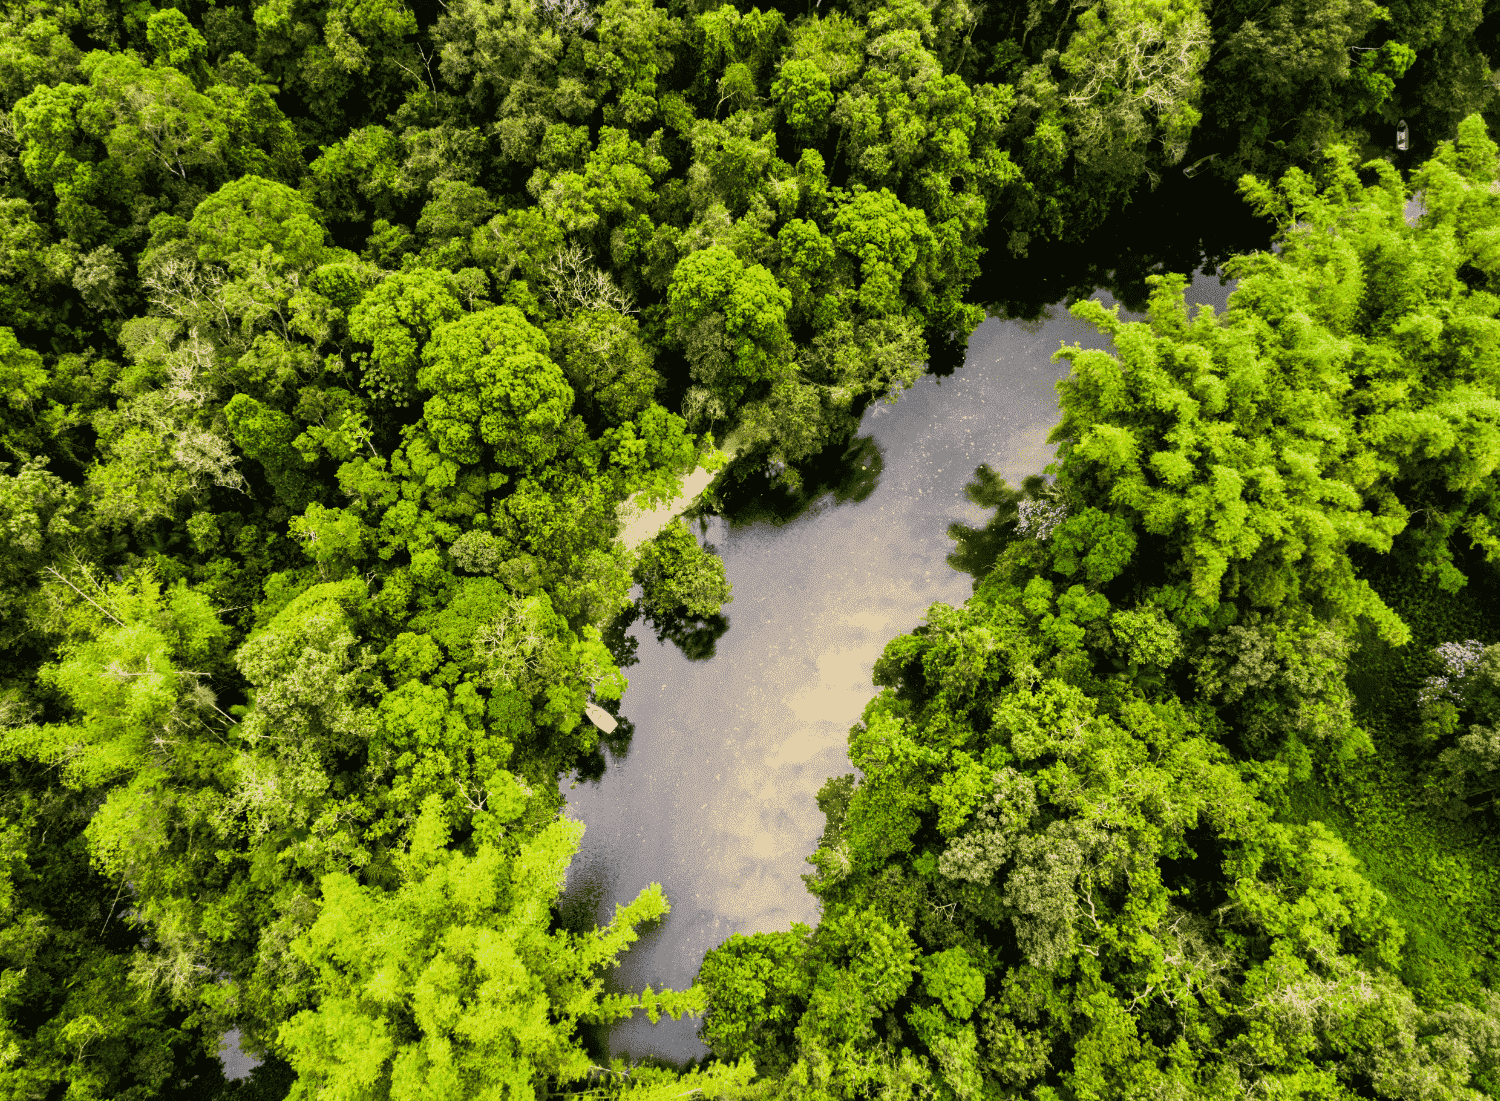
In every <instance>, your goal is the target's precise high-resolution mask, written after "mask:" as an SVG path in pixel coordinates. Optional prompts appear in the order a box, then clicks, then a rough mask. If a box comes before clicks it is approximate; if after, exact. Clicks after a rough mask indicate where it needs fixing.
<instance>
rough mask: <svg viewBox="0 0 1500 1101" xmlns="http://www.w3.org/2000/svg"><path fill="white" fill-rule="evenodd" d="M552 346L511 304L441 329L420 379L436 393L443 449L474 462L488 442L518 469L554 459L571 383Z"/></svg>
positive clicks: (430, 407)
mask: <svg viewBox="0 0 1500 1101" xmlns="http://www.w3.org/2000/svg"><path fill="white" fill-rule="evenodd" d="M547 352H548V345H547V338H546V337H545V336H544V335H543V334H542V332H541V331H540V330H539V329H537V328H536V327H535V326H533V325H531V324H530V323H529V322H527V320H526V318H525V317H523V316H522V314H521V312H520V311H519V310H517V309H516V308H515V307H514V306H498V307H495V308H492V309H488V310H481V311H480V312H479V313H475V314H469V315H467V316H465V317H463V318H460V319H459V320H456V321H452V322H449V323H448V324H446V325H443V326H441V327H439V328H438V329H437V330H436V331H435V332H434V333H433V337H432V342H431V343H430V344H428V346H427V347H426V348H425V349H424V350H423V352H422V363H423V366H422V368H421V370H420V372H419V373H418V376H417V382H418V384H419V385H420V386H421V387H422V388H423V389H424V390H428V391H430V392H431V393H432V395H433V396H432V397H431V398H429V399H428V400H427V404H426V406H425V422H426V425H427V427H428V429H429V430H430V431H431V432H432V434H433V436H434V437H435V438H436V440H437V443H438V447H439V449H440V450H441V451H442V453H443V454H444V455H446V456H448V457H449V458H451V459H454V460H456V461H458V462H461V463H477V462H479V461H480V459H481V458H482V457H483V456H484V454H485V450H486V445H487V447H488V450H489V452H490V454H492V455H493V457H494V461H495V462H496V463H498V464H499V465H501V466H509V467H521V468H529V467H534V466H539V465H541V464H542V463H545V462H546V461H547V460H548V459H550V458H551V457H552V456H553V455H554V454H555V453H556V451H557V446H558V445H557V441H556V435H557V430H558V429H559V428H560V427H561V426H562V423H563V420H564V418H566V417H567V415H568V412H569V410H571V408H572V406H573V388H572V387H571V386H569V385H568V381H567V379H566V378H564V377H563V373H562V370H561V368H559V367H558V366H557V364H555V363H554V362H553V361H552V360H551V359H550V358H548V355H547Z"/></svg>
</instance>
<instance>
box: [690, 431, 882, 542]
mask: <svg viewBox="0 0 1500 1101" xmlns="http://www.w3.org/2000/svg"><path fill="white" fill-rule="evenodd" d="M884 470H885V456H884V455H883V454H882V453H881V450H880V446H879V444H877V443H876V442H875V439H874V437H872V436H856V437H854V438H853V439H851V440H847V441H843V442H840V443H834V444H830V445H829V446H828V447H825V448H824V449H823V450H822V451H820V452H818V453H817V454H816V455H814V456H813V457H812V458H810V459H808V460H807V461H806V462H804V463H799V464H798V465H797V474H798V475H799V476H800V477H801V484H800V485H796V486H793V485H788V484H787V479H785V478H784V477H783V476H782V472H780V471H778V470H774V469H771V468H768V467H766V466H764V465H762V466H758V467H751V466H746V467H745V468H743V469H741V470H734V469H731V470H729V471H727V472H726V474H727V477H725V478H723V479H722V480H721V482H722V484H721V485H720V486H717V487H715V488H714V490H713V496H714V500H713V501H706V504H707V505H708V506H709V507H710V508H712V509H713V511H715V512H716V513H717V514H718V515H720V516H723V517H724V518H725V519H726V520H728V521H729V523H730V524H731V525H732V526H734V527H743V526H746V525H749V524H775V525H777V526H778V527H779V526H781V525H783V524H789V523H791V522H792V521H794V520H797V519H800V518H801V517H802V516H805V515H808V514H809V513H811V512H812V511H813V510H814V509H815V507H817V506H819V505H821V504H826V503H829V502H831V503H832V504H834V505H842V504H848V503H850V502H855V503H858V502H860V501H863V500H865V499H866V498H867V497H869V496H870V494H872V493H874V492H875V488H876V486H878V485H879V484H880V475H881V473H882V472H883V471H884Z"/></svg>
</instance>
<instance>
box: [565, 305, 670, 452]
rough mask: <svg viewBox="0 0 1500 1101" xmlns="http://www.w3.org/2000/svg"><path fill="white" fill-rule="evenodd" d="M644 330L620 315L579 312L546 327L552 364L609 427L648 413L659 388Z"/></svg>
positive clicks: (590, 311)
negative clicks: (641, 333)
mask: <svg viewBox="0 0 1500 1101" xmlns="http://www.w3.org/2000/svg"><path fill="white" fill-rule="evenodd" d="M639 334H640V325H639V324H638V323H637V322H636V320H635V319H634V318H632V317H626V316H625V315H624V314H621V313H620V312H619V311H617V310H610V309H584V310H578V311H577V312H575V313H574V314H573V315H572V316H571V317H569V318H566V319H565V320H562V321H558V322H554V323H553V324H551V325H548V326H547V340H548V343H549V344H550V346H551V349H552V355H553V358H555V359H556V360H557V361H558V363H559V364H560V365H561V366H562V369H563V373H564V374H565V375H566V376H567V378H568V382H569V383H570V384H571V385H572V387H573V389H574V391H575V393H577V394H579V395H580V400H581V401H582V402H585V403H587V405H588V406H589V412H591V413H593V414H594V416H596V417H598V418H599V419H600V420H603V421H606V422H608V423H610V424H620V423H621V422H623V421H628V420H630V419H632V418H633V417H635V416H636V414H638V413H640V412H641V411H642V410H643V409H645V408H646V407H647V406H648V405H649V404H651V400H652V398H653V397H655V396H656V392H657V390H658V389H659V388H660V387H661V381H662V380H661V375H659V374H658V373H657V372H656V370H655V368H653V367H652V365H651V360H652V356H651V351H650V349H649V348H648V347H647V346H646V344H645V342H644V341H642V340H641V338H640V335H639Z"/></svg>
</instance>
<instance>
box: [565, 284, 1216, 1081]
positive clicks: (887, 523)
mask: <svg viewBox="0 0 1500 1101" xmlns="http://www.w3.org/2000/svg"><path fill="white" fill-rule="evenodd" d="M1230 289H1231V288H1230V287H1221V286H1220V285H1219V282H1218V279H1217V278H1215V277H1204V276H1199V277H1197V279H1196V280H1195V281H1194V283H1193V285H1192V287H1191V288H1190V289H1189V292H1188V297H1187V300H1188V304H1189V306H1190V307H1191V306H1192V305H1193V304H1194V303H1197V302H1203V303H1210V304H1212V305H1213V306H1214V307H1215V309H1219V310H1221V309H1223V307H1224V302H1225V299H1226V298H1227V297H1228V294H1229V291H1230ZM1095 297H1097V298H1099V299H1100V300H1101V301H1103V302H1104V303H1105V304H1106V305H1109V304H1110V303H1111V302H1112V299H1111V298H1110V296H1109V295H1108V294H1107V293H1105V292H1102V291H1101V292H1099V293H1097V294H1096V295H1095ZM1063 342H1067V343H1069V344H1072V343H1075V342H1076V343H1079V344H1082V345H1083V346H1084V347H1086V348H1087V347H1094V348H1107V347H1109V346H1110V344H1109V341H1108V339H1107V338H1105V337H1103V336H1101V335H1100V334H1099V333H1098V332H1097V331H1096V330H1095V329H1094V328H1093V327H1092V326H1091V325H1087V324H1084V323H1082V322H1079V321H1077V320H1075V319H1074V318H1073V317H1072V316H1071V315H1070V314H1068V313H1067V311H1066V310H1064V309H1062V308H1061V307H1057V308H1054V309H1053V310H1052V316H1051V318H1050V319H1047V320H1044V321H1041V322H1036V323H1023V322H1016V321H1001V320H998V319H991V320H988V321H986V322H985V323H984V324H983V325H982V326H980V328H979V329H978V330H977V331H976V332H975V333H974V336H973V338H972V339H971V340H970V342H969V351H968V355H967V358H966V361H965V365H964V367H963V368H961V369H960V370H959V371H958V372H956V373H955V374H954V375H953V376H952V377H950V378H948V379H944V380H941V382H939V380H937V379H934V378H931V377H924V378H923V379H922V380H921V381H920V382H919V383H918V384H917V385H916V386H915V387H914V388H912V389H911V390H909V391H907V392H906V393H905V394H903V395H902V397H901V399H900V401H899V402H897V403H896V404H894V405H886V404H877V405H876V406H874V407H873V408H871V409H870V410H869V411H868V412H867V413H866V414H865V417H864V420H863V422H862V424H861V426H860V434H861V435H863V436H870V437H873V438H874V440H875V443H876V444H877V445H878V447H879V449H880V452H881V453H882V455H883V457H884V469H883V471H882V472H881V474H880V478H879V482H878V485H877V486H876V487H875V490H874V492H873V493H871V494H870V495H869V496H868V497H867V498H866V499H864V500H863V501H859V502H845V503H842V504H838V503H835V502H834V501H833V500H832V498H831V497H829V498H827V499H826V500H824V501H821V502H819V503H818V504H816V505H814V506H813V507H812V508H811V509H809V510H808V511H807V512H806V513H804V514H803V515H802V516H800V517H799V518H797V519H795V520H793V521H791V522H789V523H786V524H782V525H779V526H778V525H774V524H771V523H767V522H758V523H752V524H748V525H744V526H731V525H730V524H728V523H727V522H726V521H725V520H723V519H722V518H718V517H715V518H713V519H712V520H711V521H710V522H709V525H708V531H707V533H706V534H707V541H708V542H711V543H713V544H714V545H715V546H717V547H718V549H719V551H720V553H721V554H722V555H723V557H724V561H725V566H726V569H727V571H728V575H729V579H730V581H731V582H733V584H734V602H733V603H732V604H730V605H729V606H728V608H727V609H726V614H727V616H728V619H729V624H730V626H729V630H728V631H727V632H726V633H725V634H724V635H723V636H722V637H721V638H720V639H719V640H718V643H717V649H716V653H715V655H714V657H713V658H712V659H711V660H706V661H689V660H688V659H687V658H686V657H684V655H683V653H682V652H681V651H680V650H679V649H678V648H677V647H676V646H674V645H673V644H671V643H670V642H667V643H658V642H657V640H656V636H655V633H654V632H653V631H652V630H651V628H650V626H649V625H647V624H642V623H637V624H635V625H634V626H633V627H632V629H631V630H632V633H633V634H634V635H635V636H636V637H637V638H638V639H639V643H640V649H639V655H640V662H639V664H637V665H634V666H632V667H630V668H629V669H627V670H626V675H627V676H628V677H629V679H630V687H629V689H628V691H627V692H626V694H625V698H624V701H623V706H622V708H621V713H622V714H624V715H626V716H628V717H629V718H630V719H631V720H633V722H634V723H635V736H634V739H633V741H632V743H631V745H630V747H629V750H628V752H627V754H626V756H625V757H623V758H612V759H610V760H609V764H608V768H607V770H606V772H605V775H604V777H603V779H602V780H600V781H599V782H598V783H579V784H578V786H577V787H574V788H571V789H570V788H569V785H568V781H567V780H564V782H563V790H564V792H565V794H566V795H567V798H568V803H569V806H570V813H571V814H572V815H573V816H574V817H576V818H578V819H580V820H582V821H583V822H584V823H586V824H587V832H586V833H585V835H584V839H583V847H582V850H581V851H580V853H579V855H578V858H577V859H576V860H575V861H574V864H573V867H572V870H571V871H570V873H569V876H568V889H567V895H566V896H565V904H567V905H568V906H569V907H570V908H572V909H574V910H575V911H576V910H578V909H582V910H583V911H584V912H585V913H587V912H590V911H591V912H592V914H593V918H594V920H596V921H599V922H600V923H604V922H607V921H608V920H609V919H610V918H611V917H612V915H613V913H614V908H615V904H616V903H618V902H628V901H629V900H630V899H631V898H633V897H634V896H635V894H636V893H637V892H638V891H639V890H640V889H641V888H642V887H644V886H646V884H648V883H651V882H659V883H661V884H662V886H663V888H665V890H666V894H667V898H668V899H669V900H670V901H671V904H672V912H671V914H670V915H669V916H668V917H667V919H666V920H665V921H664V922H663V923H661V924H660V925H659V926H658V927H656V928H655V929H653V930H650V931H648V932H647V933H646V935H645V936H643V937H642V939H641V940H640V941H639V942H638V943H637V944H636V946H635V947H634V948H632V949H631V951H630V952H629V953H627V954H626V956H625V957H624V960H623V965H622V966H621V968H620V969H619V971H618V972H617V973H616V974H615V976H614V978H613V979H612V981H611V988H612V989H631V990H639V989H641V988H642V987H643V986H645V985H646V984H647V983H650V984H651V985H652V986H653V987H655V988H657V989H660V988H661V987H662V986H671V987H674V988H678V989H681V988H683V987H686V986H688V985H690V984H691V983H692V981H693V978H694V976H695V975H696V974H697V971H698V968H699V966H700V965H701V963H702V960H703V954H704V953H705V952H706V951H708V950H709V949H711V948H713V947H714V946H716V945H718V944H719V943H721V942H722V941H723V940H725V939H726V938H727V937H729V935H730V934H732V933H737V932H740V933H752V932H772V931H778V930H784V929H787V928H789V927H790V925H791V923H792V922H798V921H800V922H805V923H807V924H816V922H817V920H818V908H817V900H816V899H814V898H813V896H812V895H810V894H808V893H807V891H806V889H805V888H804V886H803V884H802V881H801V879H800V876H801V875H802V874H803V873H804V872H807V871H809V870H810V869H809V867H808V865H806V864H805V863H804V858H805V857H806V856H807V855H808V854H809V853H810V852H811V851H812V850H813V847H814V846H815V844H816V842H817V838H818V835H819V833H820V832H821V831H822V828H823V819H822V815H821V814H820V813H819V811H818V808H817V804H816V802H815V801H814V797H815V795H816V793H817V790H818V788H819V787H821V786H822V784H823V781H824V780H825V779H826V778H827V777H829V776H833V775H839V774H842V773H846V772H849V771H850V770H851V769H850V765H849V760H848V756H847V754H846V740H847V736H848V730H849V727H850V726H851V725H852V724H853V723H855V722H857V721H858V720H859V716H860V714H861V712H862V711H863V709H864V705H865V703H866V702H867V701H868V700H869V699H870V697H871V696H872V695H873V694H874V689H873V687H872V686H871V683H870V672H871V669H872V668H873V666H874V663H875V659H876V658H877V657H878V656H879V655H880V652H881V650H882V648H883V647H884V645H885V643H886V642H887V640H889V639H890V638H891V637H893V636H894V635H897V634H901V633H903V632H905V631H909V630H910V629H912V628H913V627H915V626H917V625H918V624H919V623H920V622H921V621H922V617H923V615H924V613H925V612H926V610H927V608H928V606H929V605H930V604H932V603H933V602H935V601H944V602H946V603H949V604H953V605H958V604H962V603H963V601H964V600H965V599H966V598H967V597H968V595H969V593H970V591H971V579H970V578H969V576H968V575H967V574H963V573H959V572H957V571H956V570H953V569H951V568H950V567H949V566H948V565H947V563H946V561H945V557H946V555H947V554H948V553H949V552H950V551H951V550H952V549H953V543H952V541H951V540H950V539H949V538H948V537H947V527H948V525H949V523H951V522H952V521H954V520H962V521H965V522H967V523H970V524H979V523H982V522H983V521H984V519H986V516H985V514H984V512H983V511H982V510H980V509H978V508H976V507H975V506H973V505H971V504H970V503H969V502H968V501H967V499H966V498H965V497H964V494H963V487H964V485H965V483H967V482H968V481H969V479H970V478H971V477H972V475H973V472H974V468H975V467H976V466H978V465H979V464H980V463H983V462H988V463H989V464H990V465H991V466H992V467H993V468H994V469H995V470H997V471H998V472H999V473H1000V474H1002V475H1003V476H1004V477H1005V478H1007V479H1008V480H1009V481H1010V482H1011V483H1012V484H1018V483H1019V481H1020V479H1021V478H1023V477H1025V476H1026V475H1028V474H1032V473H1036V472H1037V471H1039V470H1041V469H1042V467H1043V466H1045V465H1046V464H1047V463H1048V462H1049V461H1050V459H1051V456H1052V449H1051V448H1050V447H1048V445H1047V444H1046V436H1047V433H1048V432H1049V431H1050V429H1051V427H1052V425H1053V424H1054V423H1055V422H1056V419H1057V405H1056V391H1055V389H1054V386H1055V384H1056V382H1057V380H1058V379H1060V378H1062V377H1064V376H1065V375H1066V373H1067V369H1068V365H1067V364H1066V363H1053V362H1051V355H1052V353H1053V352H1055V351H1056V350H1057V348H1058V346H1059V345H1060V344H1061V343H1063ZM697 1027H698V1022H697V1021H695V1020H692V1019H690V1018H684V1019H683V1020H682V1021H678V1022H673V1021H670V1020H667V1019H663V1020H662V1022H661V1023H660V1024H658V1025H655V1026H652V1025H651V1024H650V1023H649V1022H647V1021H646V1019H645V1018H644V1016H641V1015H638V1016H637V1018H636V1019H634V1020H631V1021H628V1022H626V1023H624V1024H622V1025H619V1026H617V1027H616V1028H615V1029H614V1030H613V1032H612V1033H611V1034H610V1036H609V1039H608V1045H609V1049H610V1053H611V1054H612V1055H615V1056H621V1055H624V1056H631V1057H636V1058H638V1057H641V1056H644V1055H648V1054H654V1055H661V1056H665V1057H666V1058H669V1059H672V1060H676V1061H681V1060H685V1059H689V1058H696V1057H699V1056H701V1055H703V1054H706V1052H707V1049H706V1048H705V1047H704V1046H703V1045H702V1044H701V1043H700V1042H699V1041H698V1039H697V1036H696V1031H697Z"/></svg>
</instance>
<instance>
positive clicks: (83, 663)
mask: <svg viewBox="0 0 1500 1101" xmlns="http://www.w3.org/2000/svg"><path fill="white" fill-rule="evenodd" d="M52 588H53V590H54V591H53V596H54V598H57V599H61V600H62V601H65V602H67V603H69V604H71V605H72V607H71V608H68V609H67V610H66V611H63V610H62V609H59V613H60V614H61V615H63V616H66V620H65V622H66V627H65V631H66V635H67V636H72V637H73V638H74V639H76V640H77V641H76V642H74V643H73V644H72V645H69V646H66V647H65V648H64V650H63V660H62V661H61V662H59V663H58V664H57V665H55V666H52V667H50V668H48V669H46V670H45V671H44V673H43V676H44V677H45V679H46V683H48V684H49V685H52V686H55V687H56V688H57V690H58V691H60V692H61V693H62V694H63V695H64V696H65V697H66V698H67V700H68V701H69V703H70V704H71V705H72V707H73V709H74V710H75V711H76V712H77V714H78V716H79V719H78V721H77V722H76V723H71V724H67V725H65V726H57V727H51V726H49V727H45V728H43V729H41V730H40V731H38V733H37V735H36V742H35V744H36V745H37V746H38V747H39V748H41V751H42V752H43V753H44V754H45V755H46V756H47V758H49V759H51V760H54V761H56V762H58V763H59V764H60V765H62V767H63V772H64V775H65V777H66V778H67V779H68V781H69V783H71V784H72V785H74V786H77V787H97V786H99V785H101V784H104V783H107V782H109V781H111V780H115V779H118V778H122V777H123V778H129V777H131V776H134V775H136V774H138V773H141V772H156V773H160V772H161V771H163V770H164V769H165V768H167V765H166V762H167V761H168V760H170V758H171V757H172V755H173V753H174V750H175V749H177V747H178V746H180V745H181V744H182V743H183V742H184V741H186V742H188V743H191V742H194V741H197V740H198V738H199V736H200V735H199V730H200V728H202V727H203V725H204V724H203V713H204V712H208V713H210V715H212V713H213V712H214V710H215V708H214V694H213V692H212V691H211V690H209V689H208V688H207V686H206V684H204V683H203V678H206V677H208V676H209V675H210V674H209V671H207V670H205V669H194V668H191V666H194V665H203V664H205V662H208V664H210V665H211V664H212V661H211V659H212V658H213V657H214V656H215V651H216V650H219V649H221V647H222V643H223V642H224V640H225V636H226V634H227V632H226V631H225V629H224V627H223V625H222V624H221V623H220V622H219V620H218V617H217V615H216V614H215V613H214V610H213V608H212V607H211V606H210V605H209V603H208V601H207V600H206V599H205V598H204V597H203V595H202V594H201V593H195V592H193V591H192V590H190V589H188V588H187V587H186V586H184V585H182V584H180V583H179V584H178V585H176V586H173V587H172V588H170V589H168V590H167V591H166V593H162V592H161V588H160V586H159V585H158V583H157V582H156V581H155V579H154V578H152V577H150V576H149V574H147V575H142V576H139V577H135V578H132V579H131V581H130V582H128V583H120V584H101V583H100V581H99V580H98V579H97V578H95V577H94V576H93V575H92V574H91V573H90V572H89V571H87V570H83V571H80V572H78V573H77V574H76V575H75V576H74V577H68V576H67V575H65V574H59V575H57V576H56V577H55V578H53V579H52ZM65 637H66V636H65ZM216 721H217V720H216Z"/></svg>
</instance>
